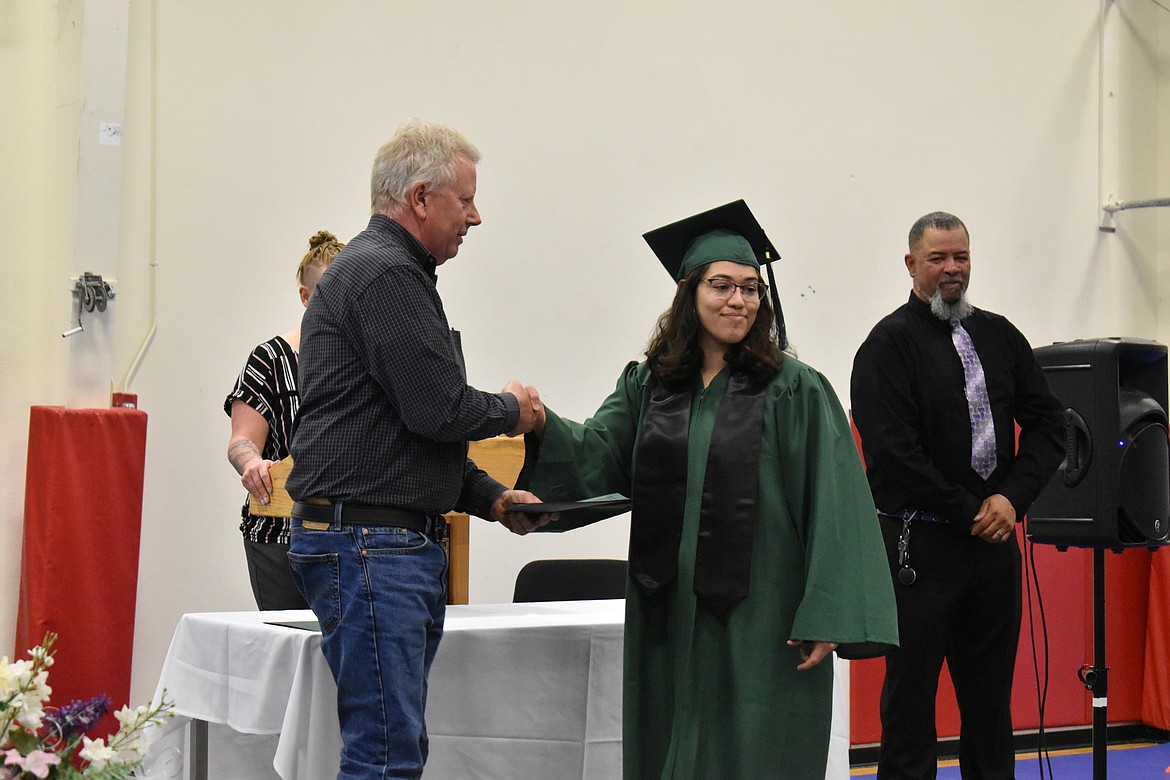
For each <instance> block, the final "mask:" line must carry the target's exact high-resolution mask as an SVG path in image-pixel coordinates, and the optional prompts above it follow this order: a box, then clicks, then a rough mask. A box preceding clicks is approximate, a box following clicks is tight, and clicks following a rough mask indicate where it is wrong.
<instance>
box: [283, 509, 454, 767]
mask: <svg viewBox="0 0 1170 780" xmlns="http://www.w3.org/2000/svg"><path fill="white" fill-rule="evenodd" d="M288 558H289V563H290V564H291V565H292V570H293V577H294V578H295V579H296V581H297V587H298V588H300V590H301V592H302V593H303V594H304V595H305V599H306V600H307V601H308V602H309V606H310V607H311V608H312V610H313V612H314V613H316V615H317V620H318V621H319V622H320V623H321V634H322V639H321V650H322V652H323V653H324V654H325V660H326V661H327V662H328V663H329V668H330V670H331V671H332V672H333V678H334V680H336V681H337V716H338V720H339V721H340V723H341V741H342V748H341V771H340V772H339V773H338V775H337V778H338V780H386V778H418V777H421V776H422V771H423V764H425V763H426V760H427V729H426V723H425V721H424V712H425V708H426V700H427V674H428V673H429V672H430V669H431V662H432V661H433V660H434V658H435V651H436V650H438V647H439V640H440V639H441V638H442V636H443V618H444V615H445V613H446V601H447V554H446V552H445V551H444V550H443V546H442V545H441V544H439V543H437V542H435V541H434V540H433V539H431V538H430V537H428V536H426V535H424V534H421V533H419V532H417V531H411V530H408V529H405V528H396V527H389V526H350V525H344V526H343V525H340V524H337V523H334V524H333V525H332V526H331V527H330V529H329V530H327V531H312V530H308V529H306V528H304V527H302V525H301V522H300V521H299V520H297V519H295V518H294V519H293V524H292V538H291V544H290V551H289V554H288Z"/></svg>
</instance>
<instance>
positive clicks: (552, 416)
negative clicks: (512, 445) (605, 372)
mask: <svg viewBox="0 0 1170 780" xmlns="http://www.w3.org/2000/svg"><path fill="white" fill-rule="evenodd" d="M646 382H647V372H646V371H645V369H644V367H643V366H640V365H639V364H638V363H630V364H629V365H628V366H626V368H625V370H624V371H623V372H622V375H621V376H620V377H619V378H618V381H617V386H616V387H615V388H614V391H613V393H611V394H610V396H609V397H608V398H606V399H605V401H604V403H602V404H601V407H600V408H599V409H598V410H597V412H596V413H595V414H594V415H593V416H592V417H591V418H589V419H588V420H586V421H585V422H583V423H580V422H574V421H573V420H569V419H566V418H564V417H561V416H559V415H558V414H556V413H555V412H554V411H552V410H551V409H548V408H547V406H546V414H547V422H546V424H545V429H544V435H543V437H542V438H538V437H536V436H535V435H533V434H527V435H526V436H525V458H524V467H523V469H521V471H520V475H519V477H518V478H517V480H516V487H517V488H519V489H521V490H529V491H532V492H533V493H535V494H536V495H538V496H540V497H541V499H543V500H544V501H579V500H581V499H585V498H593V497H595V496H602V495H607V494H610V493H620V494H622V495H624V496H629V495H630V485H631V483H632V466H633V460H634V443H635V441H636V439H637V434H638V422H639V418H640V414H641V408H642V397H643V391H644V389H645V386H646ZM597 519H600V518H599V517H597V516H594V515H591V514H589V513H588V512H573V513H569V514H566V515H562V517H561V519H559V520H556V521H554V522H551V523H549V524H548V525H546V526H544V527H543V528H542V529H541V530H543V531H567V530H570V529H572V528H577V527H579V526H581V525H587V524H588V523H590V522H595V521H596V520H597Z"/></svg>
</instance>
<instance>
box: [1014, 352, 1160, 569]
mask: <svg viewBox="0 0 1170 780" xmlns="http://www.w3.org/2000/svg"><path fill="white" fill-rule="evenodd" d="M1034 352H1035V355H1036V361H1037V362H1038V363H1039V364H1040V367H1041V368H1042V369H1043V371H1044V376H1045V378H1046V379H1047V380H1048V386H1049V387H1050V388H1051V389H1052V392H1053V394H1054V395H1055V396H1056V397H1057V398H1058V399H1060V402H1061V403H1062V404H1064V406H1065V412H1064V415H1065V421H1064V423H1065V431H1064V433H1065V458H1064V462H1063V463H1061V464H1060V468H1059V469H1058V470H1057V472H1056V474H1055V475H1054V476H1053V477H1052V480H1051V481H1050V482H1049V483H1048V486H1047V487H1045V488H1044V490H1043V491H1042V492H1041V493H1040V495H1039V496H1038V497H1037V498H1036V500H1035V502H1033V504H1032V507H1031V508H1030V509H1029V510H1028V520H1027V532H1028V538H1029V539H1031V540H1032V541H1033V542H1039V543H1041V544H1054V545H1056V546H1058V547H1101V548H1110V549H1120V548H1124V547H1154V546H1158V545H1163V544H1166V543H1167V540H1168V537H1170V523H1168V517H1170V434H1168V431H1167V417H1166V409H1167V403H1166V393H1167V389H1166V380H1167V378H1166V362H1167V361H1166V346H1165V345H1164V344H1158V343H1155V342H1153V341H1146V340H1143V339H1131V338H1108V339H1091V340H1084V341H1068V342H1062V343H1058V344H1052V345H1049V346H1044V347H1037V348H1036V349H1035V350H1034Z"/></svg>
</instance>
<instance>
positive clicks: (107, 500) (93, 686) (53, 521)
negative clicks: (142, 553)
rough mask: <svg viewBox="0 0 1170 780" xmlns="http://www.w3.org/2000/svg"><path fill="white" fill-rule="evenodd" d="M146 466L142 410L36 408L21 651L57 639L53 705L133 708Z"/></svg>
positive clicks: (18, 645) (28, 480)
mask: <svg viewBox="0 0 1170 780" xmlns="http://www.w3.org/2000/svg"><path fill="white" fill-rule="evenodd" d="M145 463H146V414H145V413H144V412H141V411H138V410H136V409H63V408H61V407H55V406H34V407H32V410H31V414H30V419H29V436H28V472H27V476H26V480H25V500H24V547H23V557H22V560H21V568H20V603H19V606H18V611H17V618H16V648H15V650H16V657H18V658H25V657H27V656H26V654H25V653H26V651H27V650H28V648H30V647H32V646H34V645H36V644H39V643H40V641H41V639H43V638H44V635H45V633H46V632H48V631H53V632H56V633H57V634H58V635H59V639H58V640H57V663H56V664H54V666H53V668H52V669H51V670H50V671H49V685H50V687H51V688H52V689H53V697H52V700H51V701H52V703H53V704H55V705H64V704H68V703H69V702H70V701H72V700H73V699H88V698H90V697H92V696H96V695H98V694H100V693H105V694H108V695H109V697H110V698H111V699H113V702H114V708H115V709H116V708H118V707H121V706H122V705H124V704H127V703H128V700H129V697H130V664H131V653H132V649H133V643H134V610H135V604H136V597H137V592H138V542H139V532H140V530H141V525H142V480H143V471H144V467H145ZM101 725H102V726H103V727H108V729H109V730H110V731H112V730H114V729H116V727H117V722H116V721H113V719H112V718H109V719H108V722H103V723H102V724H101ZM97 733H98V734H99V735H100V736H103V737H104V736H105V734H106V732H105V731H98V732H97Z"/></svg>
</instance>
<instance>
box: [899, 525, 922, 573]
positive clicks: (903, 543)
mask: <svg viewBox="0 0 1170 780" xmlns="http://www.w3.org/2000/svg"><path fill="white" fill-rule="evenodd" d="M916 514H917V512H911V513H910V514H908V515H905V516H904V517H903V518H902V534H901V535H900V536H899V537H898V565H900V566H901V567H902V568H900V569H898V582H900V583H902V584H903V585H913V584H914V581H915V580H916V579H918V573H917V572H915V571H914V568H913V567H912V566H911V565H910V521H911V520H912V519H914V515H916Z"/></svg>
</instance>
